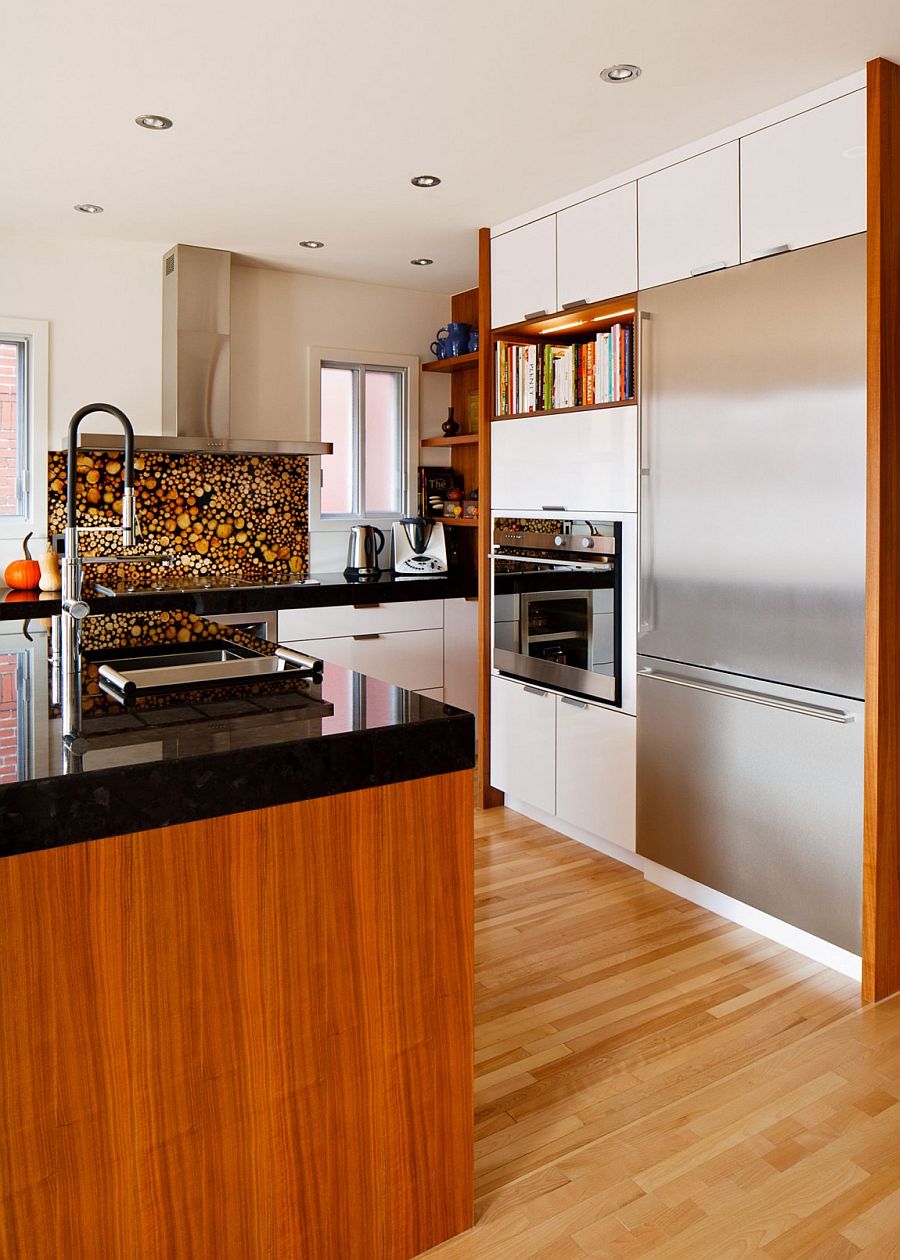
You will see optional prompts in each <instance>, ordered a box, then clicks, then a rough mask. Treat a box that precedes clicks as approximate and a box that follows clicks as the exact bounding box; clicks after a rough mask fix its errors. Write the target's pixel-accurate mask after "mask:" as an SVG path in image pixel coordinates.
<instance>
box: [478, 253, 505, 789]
mask: <svg viewBox="0 0 900 1260" xmlns="http://www.w3.org/2000/svg"><path fill="white" fill-rule="evenodd" d="M478 328H479V341H478V407H479V416H478V429H479V433H480V435H481V436H480V440H479V443H478V461H479V467H478V502H479V509H478V511H479V517H478V789H477V793H478V801H479V803H480V804H481V807H482V808H483V809H491V808H492V807H493V806H495V805H502V804H503V793H502V792H500V791H498V790H497V788H495V787H491V603H492V596H493V591H492V590H491V562H490V551H491V423H492V421H493V418H494V338H493V334H492V333H491V230H490V228H480V229H479V232H478Z"/></svg>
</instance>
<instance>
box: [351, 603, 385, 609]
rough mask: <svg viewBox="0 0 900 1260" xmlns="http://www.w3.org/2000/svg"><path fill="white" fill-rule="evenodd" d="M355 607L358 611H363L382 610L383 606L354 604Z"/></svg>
mask: <svg viewBox="0 0 900 1260" xmlns="http://www.w3.org/2000/svg"><path fill="white" fill-rule="evenodd" d="M353 607H354V608H356V609H357V610H358V611H362V610H363V609H365V608H380V607H381V605H380V604H354V605H353Z"/></svg>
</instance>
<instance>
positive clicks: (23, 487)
mask: <svg viewBox="0 0 900 1260" xmlns="http://www.w3.org/2000/svg"><path fill="white" fill-rule="evenodd" d="M28 349H29V341H28V338H27V337H10V336H4V335H2V334H0V516H3V517H14V518H15V519H16V520H23V519H27V518H28V517H29V516H30V511H29V502H28V486H27V471H28V450H29V446H30V433H29V429H30V425H29V418H30V415H31V400H30V398H29V394H30V390H29V387H28V381H29V363H28Z"/></svg>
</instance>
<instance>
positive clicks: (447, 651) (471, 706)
mask: <svg viewBox="0 0 900 1260" xmlns="http://www.w3.org/2000/svg"><path fill="white" fill-rule="evenodd" d="M444 699H445V700H446V701H447V703H448V704H454V705H456V707H457V708H458V709H467V710H468V711H469V713H477V712H478V601H477V600H474V599H445V600H444Z"/></svg>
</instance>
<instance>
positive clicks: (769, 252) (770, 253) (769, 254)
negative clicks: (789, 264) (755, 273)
mask: <svg viewBox="0 0 900 1260" xmlns="http://www.w3.org/2000/svg"><path fill="white" fill-rule="evenodd" d="M790 250H791V247H790V245H773V246H772V248H771V249H764V250H763V251H762V252H761V253H759V254H754V255H753V261H754V262H756V260H757V259H758V258H773V257H774V256H775V255H776V254H788V253H790Z"/></svg>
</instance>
